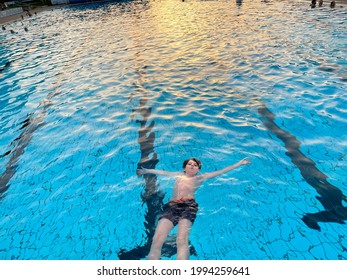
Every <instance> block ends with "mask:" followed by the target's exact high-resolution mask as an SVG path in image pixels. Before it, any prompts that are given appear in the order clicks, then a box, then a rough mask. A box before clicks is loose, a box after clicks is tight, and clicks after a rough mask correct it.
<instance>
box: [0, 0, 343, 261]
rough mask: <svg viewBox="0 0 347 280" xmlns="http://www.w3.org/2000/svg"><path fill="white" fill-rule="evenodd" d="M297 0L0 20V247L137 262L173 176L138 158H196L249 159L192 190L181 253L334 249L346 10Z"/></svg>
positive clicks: (191, 2)
mask: <svg viewBox="0 0 347 280" xmlns="http://www.w3.org/2000/svg"><path fill="white" fill-rule="evenodd" d="M309 4H310V1H304V0H294V1H271V0H269V1H261V0H256V1H252V0H244V1H241V0H239V1H198V0H188V1H185V2H181V1H179V0H156V1H154V0H148V1H146V0H144V1H136V0H135V1H122V2H105V3H97V4H89V5H76V6H67V7H64V8H59V9H53V10H49V11H45V12H42V13H40V14H38V15H36V16H33V17H31V18H25V19H24V20H23V21H16V22H12V23H8V24H7V25H5V27H6V30H5V31H3V30H1V31H0V42H1V43H0V93H1V94H0V98H1V99H0V114H1V121H0V131H1V137H0V176H1V177H0V193H1V199H0V217H1V218H0V258H1V259H21V260H26V259H34V260H36V259H39V260H44V259H63V260H73V259H78V260H79V259H83V260H85V259H91V260H99V259H100V260H101V259H110V260H111V259H145V258H146V255H147V253H148V249H149V245H150V242H151V238H152V236H153V232H154V229H155V225H156V219H157V216H158V214H159V213H160V211H161V207H162V206H163V204H164V203H166V202H167V201H168V200H169V198H170V195H171V191H172V186H173V183H174V181H173V179H168V178H165V177H162V176H154V175H152V176H147V177H146V178H143V177H138V176H137V175H136V169H137V168H139V167H149V168H156V169H164V170H169V171H176V170H181V166H182V162H183V161H184V160H185V159H187V158H189V157H192V156H194V157H197V158H199V159H200V160H201V161H202V164H203V167H202V170H201V172H202V173H203V172H208V171H214V170H218V169H221V168H223V167H225V166H227V165H231V164H233V163H235V162H237V161H238V160H240V159H242V158H245V157H248V158H250V159H251V161H252V163H251V164H250V165H249V166H243V167H241V168H239V169H237V170H234V171H231V172H229V173H227V174H224V175H222V176H220V177H217V178H215V179H211V180H209V181H206V182H205V183H204V184H203V186H202V187H201V188H200V189H199V190H198V191H197V193H196V200H197V202H198V203H199V212H198V216H197V219H196V221H195V223H194V226H193V228H192V231H191V235H190V250H191V259H197V260H236V259H240V260H243V259H250V260H273V259H279V260H281V259H291V260H314V259H329V260H338V259H346V258H347V249H346V248H347V236H346V235H347V225H346V224H344V223H345V221H346V220H347V213H346V212H347V208H346V207H347V203H346V197H345V195H346V194H347V183H346V180H345V179H346V176H347V172H346V170H347V168H346V167H347V148H346V147H347V136H346V133H345V131H346V122H347V107H346V105H345V104H346V102H347V95H346V87H347V86H346V82H347V44H346V43H347V28H346V20H347V5H346V4H345V3H343V2H338V4H337V5H336V8H334V9H331V8H330V7H329V5H328V4H324V5H323V7H316V8H314V9H312V8H311V7H310V5H309ZM24 27H27V28H28V31H27V32H26V31H25V30H24ZM10 29H12V30H14V31H15V32H16V33H15V34H11V33H10V32H9V30H10ZM175 234H176V231H175V230H174V231H173V232H172V233H171V234H170V236H169V237H168V242H167V244H165V246H164V248H163V259H175V244H174V238H175Z"/></svg>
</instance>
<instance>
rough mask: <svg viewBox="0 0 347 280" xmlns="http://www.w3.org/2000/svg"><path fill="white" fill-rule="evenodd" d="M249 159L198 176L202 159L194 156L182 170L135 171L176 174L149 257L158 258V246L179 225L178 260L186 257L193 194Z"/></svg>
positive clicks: (195, 207)
mask: <svg viewBox="0 0 347 280" xmlns="http://www.w3.org/2000/svg"><path fill="white" fill-rule="evenodd" d="M249 163H250V160H249V159H243V160H240V161H239V162H238V163H236V164H233V165H230V166H228V167H226V168H224V169H221V170H217V171H214V172H209V173H205V174H202V175H197V173H198V172H199V171H200V169H201V162H200V161H199V160H198V159H196V158H190V159H187V160H185V161H184V162H183V169H184V172H168V171H164V170H156V169H146V168H142V169H139V170H137V173H138V175H139V176H141V175H144V174H155V175H163V176H170V177H176V178H177V179H176V182H175V185H174V189H173V193H172V198H171V200H170V201H169V202H168V203H167V204H165V205H164V211H163V213H162V214H161V215H160V217H159V222H158V225H157V228H156V230H155V234H154V237H153V241H152V245H151V249H150V252H149V254H148V257H147V258H148V259H149V260H159V259H160V255H161V248H162V246H163V244H164V242H165V240H166V238H167V235H168V234H169V232H170V231H171V230H172V229H173V228H174V227H175V226H176V225H178V232H177V238H176V245H177V256H176V259H177V260H186V259H188V257H189V248H188V237H189V232H190V229H191V226H192V224H193V223H194V220H195V218H196V213H197V211H198V204H197V203H196V202H195V199H194V193H195V191H196V190H197V188H198V187H199V186H200V185H201V184H202V182H203V181H205V180H207V179H210V178H214V177H216V176H218V175H221V174H223V173H226V172H228V171H230V170H233V169H235V168H237V167H239V166H241V165H246V164H249Z"/></svg>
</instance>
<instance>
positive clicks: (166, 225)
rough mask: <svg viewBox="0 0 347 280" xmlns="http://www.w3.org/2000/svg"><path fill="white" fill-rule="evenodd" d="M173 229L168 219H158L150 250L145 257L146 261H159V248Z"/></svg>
mask: <svg viewBox="0 0 347 280" xmlns="http://www.w3.org/2000/svg"><path fill="white" fill-rule="evenodd" d="M173 227H174V225H173V223H172V222H171V221H170V220H168V219H165V218H163V219H160V220H159V222H158V225H157V228H156V230H155V233H154V236H153V241H152V245H151V250H150V252H149V254H148V256H147V259H148V260H159V259H160V255H161V248H162V247H163V244H164V242H165V240H166V237H167V235H168V234H169V232H170V231H171V230H172V228H173Z"/></svg>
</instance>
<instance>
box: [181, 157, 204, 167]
mask: <svg viewBox="0 0 347 280" xmlns="http://www.w3.org/2000/svg"><path fill="white" fill-rule="evenodd" d="M190 160H192V161H194V162H195V163H196V164H197V165H198V168H199V170H200V169H201V167H202V165H201V161H200V160H198V159H197V158H188V159H186V160H185V161H184V162H183V169H185V168H186V166H187V164H188V162H189V161H190Z"/></svg>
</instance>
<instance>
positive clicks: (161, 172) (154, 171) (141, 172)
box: [136, 167, 182, 177]
mask: <svg viewBox="0 0 347 280" xmlns="http://www.w3.org/2000/svg"><path fill="white" fill-rule="evenodd" d="M136 174H137V176H139V177H140V176H142V175H145V174H155V175H163V176H170V177H175V176H178V175H181V174H182V172H170V171H165V170H157V169H147V168H143V167H142V168H141V169H137V170H136Z"/></svg>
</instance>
